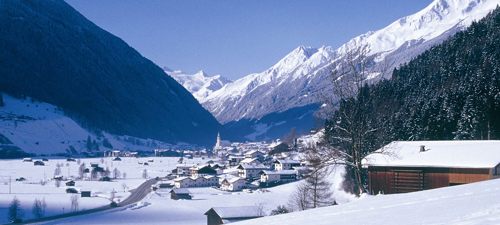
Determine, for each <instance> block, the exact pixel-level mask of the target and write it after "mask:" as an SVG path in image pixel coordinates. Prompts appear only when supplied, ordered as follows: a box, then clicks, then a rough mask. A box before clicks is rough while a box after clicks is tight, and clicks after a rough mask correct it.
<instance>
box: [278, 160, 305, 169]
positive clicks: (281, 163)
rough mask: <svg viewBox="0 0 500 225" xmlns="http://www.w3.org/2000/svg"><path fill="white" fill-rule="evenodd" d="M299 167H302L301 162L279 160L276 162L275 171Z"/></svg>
mask: <svg viewBox="0 0 500 225" xmlns="http://www.w3.org/2000/svg"><path fill="white" fill-rule="evenodd" d="M298 166H300V161H297V160H289V159H288V160H285V159H278V160H276V161H275V162H274V169H275V170H290V169H292V167H298Z"/></svg>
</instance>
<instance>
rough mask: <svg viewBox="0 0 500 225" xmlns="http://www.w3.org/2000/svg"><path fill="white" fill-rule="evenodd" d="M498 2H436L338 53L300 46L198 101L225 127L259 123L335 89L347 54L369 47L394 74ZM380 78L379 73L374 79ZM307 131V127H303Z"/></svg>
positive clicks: (311, 102) (440, 0) (379, 66)
mask: <svg viewBox="0 0 500 225" xmlns="http://www.w3.org/2000/svg"><path fill="white" fill-rule="evenodd" d="M499 3H500V1H499V0H487V1H481V0H436V1H434V2H433V3H431V4H430V5H429V6H428V7H426V8H425V9H423V10H422V11H420V12H418V13H416V14H414V15H411V16H407V17H405V18H401V19H399V20H398V21H396V22H394V23H392V24H390V25H389V26H387V27H386V28H383V29H381V30H379V31H375V32H367V33H365V34H363V35H360V36H358V37H356V38H353V39H352V40H351V41H349V42H348V43H346V44H344V45H343V46H341V47H340V48H338V49H333V48H332V47H321V48H319V49H318V48H311V47H303V46H300V47H298V48H297V49H295V50H294V51H292V52H291V53H290V54H288V55H287V56H286V57H285V58H283V59H282V60H281V61H280V62H278V63H277V64H276V65H274V66H273V67H271V68H270V69H268V70H266V71H264V72H262V73H255V74H250V75H248V76H246V77H243V78H241V79H238V80H236V81H235V82H233V83H230V84H227V85H226V86H224V87H223V88H221V89H219V90H217V91H215V92H213V93H212V94H211V95H209V96H207V97H206V98H203V99H199V101H200V102H201V103H202V105H203V106H204V107H205V108H206V109H208V110H209V111H210V112H212V114H213V115H214V116H215V117H216V118H217V120H218V121H219V122H221V123H222V124H226V123H229V122H231V121H233V122H234V121H241V120H259V119H260V118H262V117H264V116H265V115H268V114H270V113H281V112H285V111H288V110H290V109H293V108H296V107H303V106H306V105H311V104H314V103H317V102H318V101H319V99H320V98H321V97H322V95H323V94H324V93H325V92H327V91H328V90H330V88H332V87H331V83H330V78H329V77H328V76H329V74H330V69H331V66H332V64H333V63H335V62H336V61H338V60H341V59H342V57H343V53H344V52H346V51H347V50H349V49H352V48H353V47H355V46H359V45H367V46H368V47H369V49H370V50H371V51H370V53H369V54H370V55H372V56H374V57H375V59H376V62H378V63H379V64H378V66H377V65H375V67H374V68H376V69H380V68H381V67H382V66H381V65H384V67H386V66H387V67H388V68H384V69H387V71H392V68H394V67H396V66H398V65H400V64H401V63H403V62H407V61H409V60H410V59H412V58H414V57H415V56H417V55H418V54H420V53H422V52H423V51H425V50H427V49H428V48H430V47H431V46H433V45H436V44H439V43H441V42H442V41H443V40H445V39H447V38H448V37H449V36H450V35H453V34H454V33H456V32H457V31H460V30H463V29H465V28H466V27H467V26H468V25H470V24H471V22H472V21H474V20H479V19H480V18H482V17H484V16H485V15H486V14H487V13H488V12H490V11H491V10H493V9H494V8H495V7H496V5H497V4H499ZM384 60H385V61H384ZM382 62H384V63H382ZM384 76H385V77H390V74H384ZM380 78H381V76H380V74H379V76H378V77H376V79H377V80H378V79H380ZM288 119H289V120H290V121H291V120H292V119H295V118H288ZM305 129H308V128H302V130H305Z"/></svg>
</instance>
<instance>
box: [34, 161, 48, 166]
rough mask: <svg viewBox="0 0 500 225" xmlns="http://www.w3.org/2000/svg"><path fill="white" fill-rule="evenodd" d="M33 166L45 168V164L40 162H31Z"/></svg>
mask: <svg viewBox="0 0 500 225" xmlns="http://www.w3.org/2000/svg"><path fill="white" fill-rule="evenodd" d="M33 164H34V165H35V166H45V163H43V162H42V161H35V162H33Z"/></svg>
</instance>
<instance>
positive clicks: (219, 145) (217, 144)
mask: <svg viewBox="0 0 500 225" xmlns="http://www.w3.org/2000/svg"><path fill="white" fill-rule="evenodd" d="M220 147H221V143H220V133H217V143H216V144H215V148H220Z"/></svg>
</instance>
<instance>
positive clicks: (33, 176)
mask: <svg viewBox="0 0 500 225" xmlns="http://www.w3.org/2000/svg"><path fill="white" fill-rule="evenodd" d="M33 159H37V158H33ZM149 159H153V162H148V164H149V165H147V166H144V165H142V164H139V163H144V162H147V161H148V160H149ZM178 159H179V158H167V157H165V158H163V157H158V158H126V157H124V158H122V161H112V158H102V160H103V162H102V163H101V158H86V159H80V161H81V163H85V164H86V167H87V168H89V167H90V163H91V162H93V163H99V164H100V165H99V166H100V167H103V168H104V169H106V168H109V170H110V171H111V175H110V177H112V178H113V170H114V169H115V168H117V169H118V170H119V171H120V173H121V176H120V178H118V179H113V180H112V181H111V182H99V181H81V180H78V179H75V182H76V184H75V186H74V188H75V189H77V190H79V191H81V190H84V191H91V193H92V195H93V196H92V197H91V198H80V199H79V207H78V208H79V210H84V209H90V208H96V207H100V206H104V205H108V204H109V203H110V200H109V198H110V195H111V192H112V191H115V192H116V194H115V197H116V198H115V201H122V200H124V199H125V198H127V197H128V196H129V194H130V192H128V191H129V190H131V189H134V188H136V187H138V186H139V185H140V184H142V183H143V182H144V181H145V180H146V179H144V178H142V175H143V171H144V169H146V170H147V174H148V176H149V177H150V178H154V177H157V176H159V177H164V176H166V175H167V174H169V173H170V172H171V170H172V169H174V168H175V166H176V165H177V160H178ZM204 161H205V160H202V159H200V158H194V159H192V160H191V159H184V162H186V163H188V164H201V163H204ZM44 163H45V166H34V164H33V162H22V160H21V159H15V160H0V168H1V169H0V171H1V173H0V223H1V224H3V223H7V222H8V220H7V209H8V207H9V204H10V202H11V201H12V199H13V198H14V196H16V197H17V198H18V199H19V200H20V201H21V206H22V208H23V209H24V213H25V217H24V218H23V219H24V220H27V219H33V218H34V217H33V215H32V213H31V210H32V207H33V202H34V200H35V199H39V200H42V199H43V198H45V201H46V203H47V208H46V214H45V215H46V216H52V215H57V214H62V213H65V212H68V211H69V210H71V202H70V198H71V196H72V195H74V194H67V193H66V188H68V187H66V185H65V183H66V181H61V183H60V185H61V186H60V187H56V185H55V184H56V182H55V181H54V180H53V179H52V178H53V177H54V171H55V169H56V164H60V165H62V167H61V175H63V176H64V178H65V179H66V177H68V174H69V177H75V178H76V177H78V167H79V165H78V164H77V162H67V161H66V159H49V161H48V162H44ZM124 173H126V178H123V174H124ZM86 176H87V177H89V176H90V174H87V175H86ZM20 177H24V178H25V179H26V180H25V181H16V178H20ZM41 181H46V184H45V185H42V184H41ZM123 184H125V185H126V188H125V190H124V188H123V186H122V185H123ZM78 195H79V194H78Z"/></svg>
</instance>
